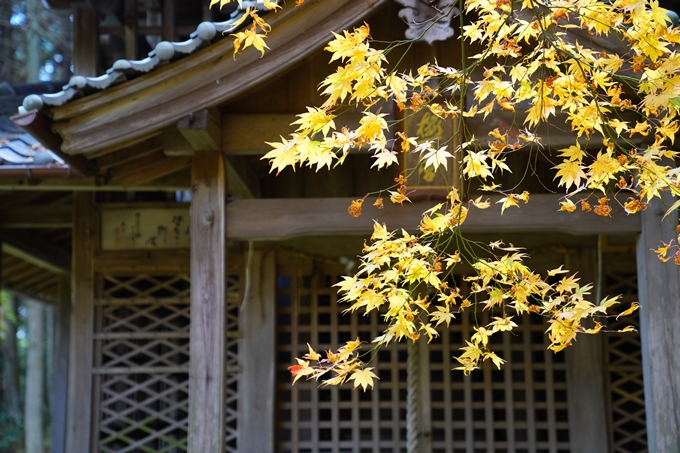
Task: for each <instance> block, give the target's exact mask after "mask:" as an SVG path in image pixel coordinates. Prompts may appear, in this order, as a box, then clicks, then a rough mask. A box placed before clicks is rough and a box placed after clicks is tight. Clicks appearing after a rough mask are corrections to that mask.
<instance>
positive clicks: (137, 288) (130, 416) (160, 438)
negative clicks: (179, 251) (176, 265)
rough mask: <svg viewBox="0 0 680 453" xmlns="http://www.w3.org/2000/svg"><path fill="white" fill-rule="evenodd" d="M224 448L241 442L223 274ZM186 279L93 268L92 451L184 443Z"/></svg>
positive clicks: (166, 448) (232, 322)
mask: <svg viewBox="0 0 680 453" xmlns="http://www.w3.org/2000/svg"><path fill="white" fill-rule="evenodd" d="M226 283H227V285H226V286H227V306H228V310H227V318H228V321H227V326H226V329H227V332H229V333H230V334H229V335H228V341H227V370H228V372H229V374H228V377H227V392H226V394H227V396H226V402H225V403H226V405H227V417H226V427H225V429H226V446H225V449H226V451H227V452H236V451H237V448H238V418H237V414H238V378H239V375H238V374H237V371H238V363H237V361H238V337H239V336H238V334H237V332H236V330H237V329H238V318H237V315H238V299H239V293H240V286H239V285H240V279H239V275H238V273H236V272H232V273H230V274H229V275H227V278H226ZM189 288H190V281H189V276H188V275H186V274H180V275H145V274H137V275H110V274H106V275H103V274H99V275H98V290H97V292H98V294H97V298H96V301H95V304H96V311H95V332H94V335H93V338H94V341H95V368H94V370H93V374H94V378H95V379H94V392H95V395H96V398H95V404H96V405H97V406H96V411H97V412H98V414H99V416H98V420H97V423H96V426H95V434H94V437H95V451H100V452H105V453H108V452H116V453H125V452H134V453H137V452H154V453H165V452H168V453H180V452H185V451H186V450H187V430H188V397H189V374H188V373H189V324H190V312H189V308H190V295H189Z"/></svg>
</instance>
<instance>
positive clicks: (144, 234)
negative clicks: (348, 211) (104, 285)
mask: <svg viewBox="0 0 680 453" xmlns="http://www.w3.org/2000/svg"><path fill="white" fill-rule="evenodd" d="M189 224H190V222H189V208H187V207H178V208H169V209H161V208H158V209H153V208H141V209H134V208H124V209H116V208H114V209H106V210H102V250H139V249H147V250H149V249H169V248H189V246H190V245H191V241H190V237H189Z"/></svg>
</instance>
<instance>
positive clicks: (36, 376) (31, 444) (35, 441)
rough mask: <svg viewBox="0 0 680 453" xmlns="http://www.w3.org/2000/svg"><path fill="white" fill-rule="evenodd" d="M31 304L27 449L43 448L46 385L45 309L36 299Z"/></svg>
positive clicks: (30, 452)
mask: <svg viewBox="0 0 680 453" xmlns="http://www.w3.org/2000/svg"><path fill="white" fill-rule="evenodd" d="M24 303H25V304H26V307H27V308H28V348H27V351H26V398H25V399H24V427H25V429H24V438H25V451H26V453H40V452H42V451H44V450H43V445H42V444H43V413H42V405H43V399H44V396H45V394H44V391H45V386H44V385H43V384H44V379H45V360H44V358H45V355H44V349H43V345H44V340H45V325H44V320H45V309H44V307H43V305H42V304H41V303H40V302H38V301H35V300H32V299H26V300H25V301H24Z"/></svg>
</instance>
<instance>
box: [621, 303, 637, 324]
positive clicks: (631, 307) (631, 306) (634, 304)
mask: <svg viewBox="0 0 680 453" xmlns="http://www.w3.org/2000/svg"><path fill="white" fill-rule="evenodd" d="M638 308H640V304H639V303H637V302H633V303H632V304H630V308H629V309H628V310H626V311H624V312H623V313H619V315H618V316H617V317H616V320H617V321H618V320H619V318H620V317H621V316H628V315H630V314H631V313H633V312H634V311H635V310H637V309H638Z"/></svg>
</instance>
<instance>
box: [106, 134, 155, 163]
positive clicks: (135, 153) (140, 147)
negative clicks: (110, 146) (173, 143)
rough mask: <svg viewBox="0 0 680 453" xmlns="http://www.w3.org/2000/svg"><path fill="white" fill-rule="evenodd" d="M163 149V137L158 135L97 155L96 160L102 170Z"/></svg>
mask: <svg viewBox="0 0 680 453" xmlns="http://www.w3.org/2000/svg"><path fill="white" fill-rule="evenodd" d="M161 149H163V137H162V136H160V135H156V136H154V137H151V138H150V139H147V140H144V141H142V142H139V143H135V144H134V145H132V146H129V147H127V148H124V149H121V150H119V151H114V152H112V153H109V154H105V155H103V156H100V157H97V159H96V162H97V166H98V167H99V169H100V170H107V169H109V168H111V167H114V166H116V165H123V164H126V163H128V162H130V161H134V160H135V159H140V158H142V157H145V156H147V155H149V154H151V153H153V152H154V151H159V150H161Z"/></svg>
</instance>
